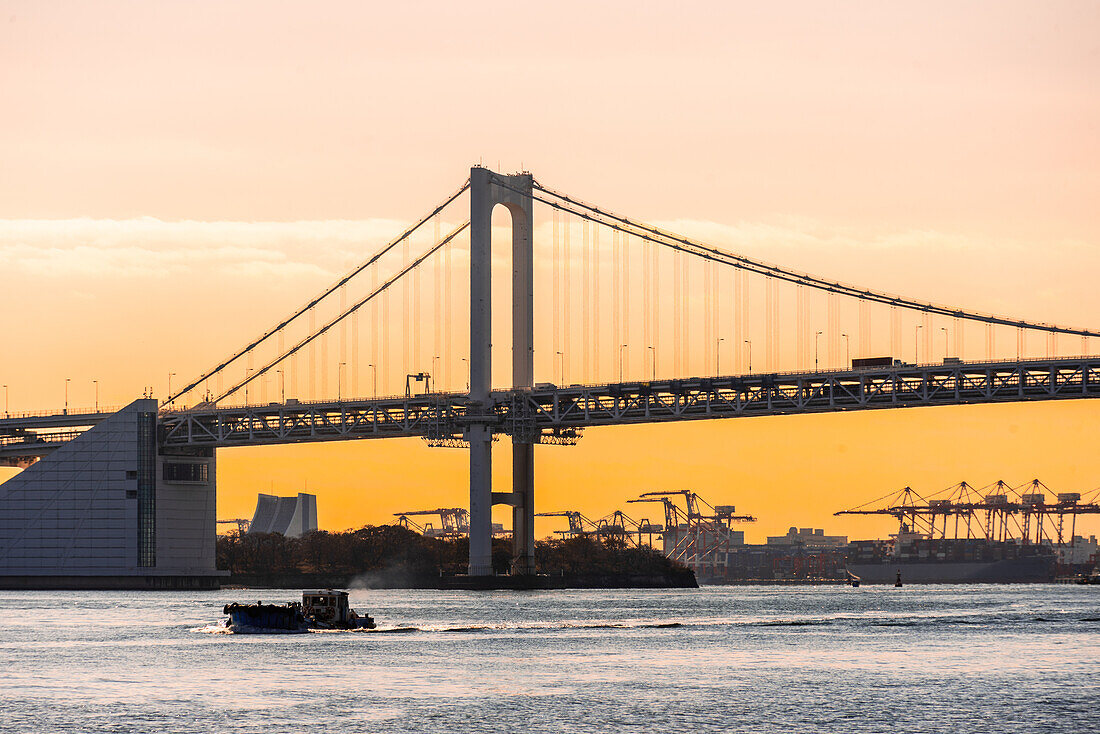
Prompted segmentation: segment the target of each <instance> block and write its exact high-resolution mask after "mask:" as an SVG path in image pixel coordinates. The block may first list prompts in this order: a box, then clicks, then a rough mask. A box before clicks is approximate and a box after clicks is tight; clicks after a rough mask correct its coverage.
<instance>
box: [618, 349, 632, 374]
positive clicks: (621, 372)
mask: <svg viewBox="0 0 1100 734" xmlns="http://www.w3.org/2000/svg"><path fill="white" fill-rule="evenodd" d="M628 346H630V345H629V344H620V345H619V382H622V381H623V350H625V349H626V348H627V347H628Z"/></svg>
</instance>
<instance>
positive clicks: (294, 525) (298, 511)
mask: <svg viewBox="0 0 1100 734" xmlns="http://www.w3.org/2000/svg"><path fill="white" fill-rule="evenodd" d="M316 529H317V497H316V496H315V495H312V494H305V493H304V492H299V493H298V496H297V497H276V496H275V495H273V494H261V495H259V496H258V497H257V498H256V513H255V514H254V515H253V516H252V522H251V523H250V524H249V526H248V532H249V533H281V534H282V535H285V536H286V537H288V538H297V537H298V536H300V535H304V534H305V533H308V532H310V531H311V530H316Z"/></svg>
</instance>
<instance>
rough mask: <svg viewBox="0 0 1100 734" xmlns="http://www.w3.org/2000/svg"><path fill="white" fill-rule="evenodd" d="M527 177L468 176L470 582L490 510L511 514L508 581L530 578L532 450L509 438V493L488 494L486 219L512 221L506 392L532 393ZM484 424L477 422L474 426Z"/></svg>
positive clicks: (488, 561) (485, 560)
mask: <svg viewBox="0 0 1100 734" xmlns="http://www.w3.org/2000/svg"><path fill="white" fill-rule="evenodd" d="M533 183H534V181H533V179H532V177H531V174H529V173H519V174H513V175H502V174H498V173H494V172H493V171H490V170H489V169H487V168H481V167H480V166H478V167H475V168H472V169H471V170H470V405H469V409H468V415H470V416H472V417H473V419H472V420H471V421H470V425H469V427H468V429H467V440H468V441H469V444H470V565H469V574H470V575H471V576H489V575H492V573H493V559H492V507H493V505H494V504H507V505H511V506H512V538H513V540H512V543H513V558H512V573H514V574H533V573H534V572H535V528H534V522H535V447H534V444H533V443H531V442H530V440H531V437H526V436H513V437H512V491H511V492H493V479H492V448H491V447H492V427H491V426H490V425H489V422H488V421H489V419H490V417H491V416H490V413H491V411H490V410H489V409H490V407H491V395H490V391H491V390H492V382H491V379H492V371H493V370H492V366H493V357H492V325H493V318H492V314H493V310H492V300H493V299H492V293H493V279H492V217H493V209H494V208H496V206H497V205H498V204H499V205H503V206H504V207H505V208H506V209H507V210H508V212H509V213H510V214H511V217H512V388H513V389H515V388H520V389H522V388H532V387H534V374H535V369H534V367H535V363H534V356H535V346H534V331H535V320H534V319H535V314H534V301H535V299H534V246H533V243H534V217H533V198H532V189H533ZM477 416H483V417H484V418H485V420H484V421H478V420H477Z"/></svg>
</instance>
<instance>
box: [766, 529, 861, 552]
mask: <svg viewBox="0 0 1100 734" xmlns="http://www.w3.org/2000/svg"><path fill="white" fill-rule="evenodd" d="M768 545H796V546H801V547H803V548H841V547H843V546H846V545H848V536H847V535H826V534H825V529H824V528H791V529H790V530H788V531H787V534H786V535H773V536H770V537H769V538H768Z"/></svg>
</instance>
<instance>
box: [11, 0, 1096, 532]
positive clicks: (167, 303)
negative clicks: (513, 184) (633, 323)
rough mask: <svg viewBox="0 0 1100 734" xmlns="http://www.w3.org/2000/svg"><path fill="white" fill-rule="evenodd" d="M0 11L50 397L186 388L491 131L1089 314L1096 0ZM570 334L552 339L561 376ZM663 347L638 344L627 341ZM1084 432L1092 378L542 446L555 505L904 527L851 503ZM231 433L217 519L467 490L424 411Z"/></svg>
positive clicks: (429, 190) (763, 233)
mask: <svg viewBox="0 0 1100 734" xmlns="http://www.w3.org/2000/svg"><path fill="white" fill-rule="evenodd" d="M0 11H2V12H0V100H3V104H2V109H3V114H0V306H2V308H3V311H2V312H3V317H2V323H3V325H4V337H5V338H4V339H3V342H2V346H0V384H6V385H8V391H7V397H8V400H9V408H10V410H11V411H12V412H17V411H30V410H46V409H53V408H61V407H62V403H63V400H64V389H65V380H66V378H68V379H69V380H71V382H70V383H69V388H68V389H69V401H70V405H71V406H80V407H83V406H90V405H91V404H92V402H93V400H94V392H93V383H92V381H93V380H97V381H98V384H99V400H100V403H101V404H103V405H119V404H124V403H127V402H129V401H130V400H132V399H134V398H136V397H139V396H140V394H141V392H142V390H143V389H144V388H145V387H146V386H152V388H153V390H154V393H155V394H156V395H157V396H158V397H163V396H164V394H165V392H166V389H167V376H168V375H169V374H175V375H176V377H175V378H173V379H174V380H179V381H181V382H183V381H185V380H187V379H188V378H192V377H196V376H198V375H199V374H201V373H202V372H203V371H204V370H206V369H208V368H209V367H211V366H212V365H213V364H214V363H216V360H218V358H219V357H222V356H224V355H225V354H227V353H228V352H230V351H231V350H233V349H234V348H235V347H238V346H239V345H241V344H243V343H245V342H246V340H248V339H250V338H252V337H254V336H256V335H257V334H259V333H262V332H263V331H264V330H265V329H266V328H267V327H269V326H270V325H272V324H273V323H274V322H275V321H276V320H277V319H278V318H279V317H282V316H284V315H286V314H287V313H288V312H290V311H292V310H293V309H294V308H295V307H296V306H298V305H299V304H301V303H303V302H305V301H306V300H307V299H308V298H310V297H311V296H313V295H315V294H316V293H317V292H319V291H321V290H322V289H323V288H325V287H326V286H328V285H329V284H331V283H332V282H333V281H334V280H335V279H337V278H338V277H339V276H340V275H341V274H342V273H344V272H345V271H347V270H348V269H349V268H350V267H352V266H353V265H355V264H358V263H359V262H361V261H362V260H364V259H366V257H367V256H368V255H369V254H370V253H372V252H373V251H375V250H376V249H377V248H378V247H379V246H381V245H382V244H384V243H385V242H386V241H388V240H389V239H390V238H392V237H393V236H395V235H396V234H397V233H399V232H400V231H401V230H402V229H403V228H404V227H406V226H407V225H408V224H409V223H410V222H411V221H413V220H414V219H415V218H416V217H418V216H419V215H421V214H423V213H425V212H426V211H427V210H429V208H430V207H431V206H433V205H434V204H435V203H436V202H437V201H438V200H439V199H441V198H442V197H443V196H444V195H445V194H447V193H448V192H450V191H452V190H453V189H454V188H456V187H457V185H458V184H459V183H461V181H462V180H463V179H464V178H465V177H466V176H467V175H468V171H469V168H470V166H471V165H474V164H477V163H479V162H482V163H484V164H485V165H487V166H489V167H491V168H494V169H496V170H501V171H513V170H519V169H526V170H530V171H532V172H533V173H534V175H535V176H536V178H537V179H539V180H540V181H542V182H543V183H545V184H546V185H548V186H551V187H553V188H557V189H560V190H563V191H567V192H569V193H573V194H576V195H577V196H580V197H581V198H584V199H586V200H589V201H593V202H598V203H599V204H601V205H605V206H607V207H609V208H611V209H613V210H616V211H622V212H625V213H628V214H630V215H633V216H636V217H638V218H640V219H643V220H646V221H650V222H653V223H656V224H659V225H661V226H663V227H666V228H668V229H671V230H674V231H677V232H682V233H684V234H687V235H690V236H693V237H696V238H699V239H705V240H706V241H708V242H712V243H714V244H716V245H719V246H721V247H724V248H726V249H729V250H732V251H735V252H739V253H742V254H745V255H749V256H753V257H757V258H760V259H762V260H766V261H769V262H774V263H779V264H782V265H785V266H788V267H791V268H793V269H797V270H802V271H807V272H811V273H814V274H816V275H821V276H825V277H830V278H835V279H839V280H844V281H847V282H852V283H857V284H861V285H866V286H871V287H875V288H878V289H881V290H884V291H888V292H892V293H901V294H906V295H908V296H911V297H915V298H921V299H927V300H932V301H937V302H943V303H949V304H952V305H957V306H959V307H963V308H967V309H973V310H979V311H986V312H994V313H998V314H1003V315H1007V316H1014V317H1018V318H1026V319H1030V320H1035V321H1045V322H1054V323H1059V324H1066V325H1070V326H1077V327H1081V328H1093V329H1100V292H1098V289H1097V287H1096V276H1097V273H1098V272H1100V213H1098V210H1097V201H1098V200H1100V93H1098V90H1100V5H1097V4H1096V3H1093V2H1059V3H1043V2H1014V1H999V2H993V1H989V2H950V3H948V2H944V3H935V2H933V3H923V4H919V5H917V4H913V3H901V2H849V3H811V2H804V3H803V2H776V3H729V2H714V3H696V4H692V5H691V6H690V7H687V8H683V7H679V6H675V5H672V4H665V3H639V2H607V3H580V2H563V3H554V4H522V3H520V4H512V5H507V6H505V5H501V4H489V3H477V2H474V3H429V2H425V3H391V4H378V5H375V4H373V3H354V2H346V3H342V2H333V3H326V4H324V7H323V8H317V7H313V6H312V5H310V4H305V3H271V2H234V3H215V2H189V3H182V2H181V3H173V2H164V3H148V2H136V1H135V2H98V3H61V2H58V3H40V2H19V1H12V0H0ZM458 216H461V213H460V212H459V213H458V214H455V215H454V216H453V217H452V218H451V219H449V220H447V222H448V223H452V224H453V223H454V222H456V221H457V218H456V217H458ZM497 223H498V224H500V225H501V226H502V227H503V226H506V224H507V220H506V218H501V219H499V220H497ZM538 224H539V227H540V229H539V231H538V233H537V238H538V239H537V244H536V246H537V247H540V248H543V251H545V248H546V247H548V246H549V245H548V244H547V241H546V237H547V236H548V233H549V229H548V227H549V223H548V222H547V221H545V220H544V221H540V222H539V223H538ZM504 236H505V235H504V234H503V233H502V234H501V237H502V238H503V237H504ZM500 252H503V250H500ZM453 267H454V268H455V269H454V273H455V274H456V276H455V277H460V276H461V273H462V271H461V267H462V260H461V258H458V259H457V260H456V262H455V264H454V266H453ZM505 267H506V263H505ZM540 282H541V281H540ZM427 314H430V310H429V311H428V312H427V313H426V314H425V321H424V322H423V323H422V327H423V329H424V330H425V332H427V331H430V330H431V328H432V327H431V326H430V325H429V323H428V322H427V320H426V319H427ZM536 318H537V319H542V320H541V321H540V325H539V327H538V328H539V329H540V331H539V334H540V335H542V334H544V333H545V330H546V322H545V317H544V316H539V315H536ZM723 318H725V316H723ZM907 334H908V336H906V337H905V340H904V344H905V345H909V346H911V345H912V344H913V336H912V334H913V332H912V331H909V332H907ZM540 338H541V337H540ZM1070 341H1072V340H1070ZM871 348H872V347H870V346H867V347H866V348H861V351H868V350H870V349H871ZM1067 348H1068V347H1067ZM1093 348H1094V349H1100V345H1093ZM551 351H552V350H549V349H548V347H547V345H546V344H545V343H544V342H537V343H536V354H537V355H539V356H538V357H537V359H540V360H541V362H540V363H539V364H540V365H541V366H540V367H537V369H539V370H541V374H540V375H539V376H538V377H537V379H539V380H543V379H546V380H550V379H552V378H553V375H552V370H553V366H552V364H551V362H550V361H548V355H550V353H551ZM1063 351H1066V349H1063ZM495 354H496V357H495V358H496V359H497V361H498V362H503V361H504V360H505V359H506V358H507V353H506V352H504V351H497V352H496V353H495ZM833 356H834V357H835V355H833ZM899 356H906V357H912V354H911V353H910V354H908V355H899ZM931 356H935V355H931ZM939 356H942V354H941V355H939ZM693 357H699V355H694V356H693ZM643 358H644V350H642V349H641V348H638V347H637V346H635V347H633V348H632V349H631V354H630V360H631V363H629V364H628V369H630V370H634V372H635V373H637V372H638V371H639V370H644V363H643ZM699 358H701V357H699ZM607 359H608V360H610V357H607ZM605 368H606V369H605V372H604V374H603V375H602V377H603V379H611V377H612V375H611V374H608V371H609V370H611V369H612V367H611V363H610V361H609V362H608V363H607V365H605ZM636 376H637V377H641V376H642V375H641V374H637V375H636ZM361 379H364V377H363V372H362V369H361V368H360V369H358V370H357V374H356V380H357V382H358V381H359V380H361ZM176 384H177V385H178V384H179V383H176ZM360 387H361V388H362V386H361V384H360ZM386 389H387V390H388V391H390V392H396V391H398V389H399V387H398V382H397V381H395V380H392V379H390V380H389V382H388V384H387V388H386ZM401 389H403V388H401ZM360 392H363V389H360ZM268 397H269V398H270V397H271V396H270V395H268ZM1098 429H1100V405H1097V404H1096V403H1092V402H1088V401H1074V402H1065V403H1058V404H1053V403H1048V404H1036V405H999V406H974V407H953V408H934V409H913V410H904V411H896V412H873V413H864V414H843V415H823V416H803V417H774V418H758V419H752V420H743V421H741V420H730V421H724V422H723V421H717V422H706V423H691V424H678V425H656V426H634V427H619V428H602V429H590V430H588V431H587V432H586V433H585V436H584V438H583V439H582V441H581V442H580V444H579V445H578V446H576V447H552V446H551V447H539V448H537V449H536V462H537V463H536V466H537V469H536V472H537V474H536V492H537V502H538V507H539V509H540V510H544V511H549V510H562V509H576V510H580V511H582V512H584V513H585V514H587V515H588V516H590V517H600V516H603V515H605V514H607V513H608V512H610V511H612V510H614V509H616V508H625V509H627V511H628V512H629V513H630V514H632V515H634V516H635V517H638V516H648V517H650V518H651V519H654V520H658V518H657V516H656V510H657V508H656V506H653V507H647V508H646V509H645V510H643V511H641V512H637V511H634V510H633V509H631V506H628V505H624V504H623V503H624V501H625V500H626V499H627V498H630V497H633V496H636V495H637V494H638V493H639V492H642V491H647V490H655V489H680V488H690V489H695V490H696V491H698V492H699V493H700V494H701V495H702V496H703V497H705V498H706V499H708V500H709V501H710V502H712V503H715V504H735V505H736V506H737V507H738V509H739V510H742V511H745V512H749V513H752V514H754V515H756V516H757V517H758V518H759V521H758V522H757V523H755V524H754V525H751V526H747V527H746V531H747V535H748V539H749V540H750V541H753V542H756V541H762V540H763V537H764V536H765V535H767V534H777V533H782V532H785V531H786V529H787V528H788V527H789V526H792V525H795V526H803V527H805V526H814V527H824V528H826V532H828V533H835V534H847V535H850V536H852V537H876V536H884V535H885V534H886V533H887V532H890V531H891V530H892V529H893V528H892V526H891V523H890V521H888V520H880V519H875V518H833V517H832V516H831V515H832V512H834V511H836V510H840V509H844V508H847V507H851V506H854V505H858V504H860V503H862V502H864V501H866V500H868V499H871V498H874V497H878V496H880V495H883V494H885V493H887V492H888V491H891V490H895V489H900V488H901V487H903V486H905V485H910V486H912V487H914V488H916V489H918V490H919V491H922V492H932V491H935V490H938V489H941V488H943V487H947V486H948V485H952V484H954V483H956V482H958V481H960V480H964V479H965V480H967V481H969V482H970V483H971V484H974V485H976V486H982V485H986V484H988V483H990V482H993V481H995V480H997V479H1004V480H1005V481H1007V482H1009V483H1010V484H1013V485H1017V484H1021V483H1023V482H1025V481H1028V480H1030V479H1032V478H1036V477H1037V478H1040V479H1042V480H1043V481H1044V482H1046V483H1047V484H1048V485H1049V486H1050V487H1051V488H1052V489H1053V490H1054V491H1056V492H1057V491H1062V492H1066V491H1081V492H1087V491H1091V490H1093V489H1095V488H1097V487H1100V457H1098V456H1097V452H1096V444H1097V437H1098V436H1100V431H1098ZM497 452H498V453H497V454H495V456H496V459H495V464H494V470H495V472H496V477H497V479H496V481H497V484H498V487H500V488H503V487H504V486H506V485H507V483H508V481H509V479H510V468H509V465H508V460H509V453H508V452H507V442H506V441H502V442H501V443H500V444H498V445H497ZM218 459H219V465H218V481H219V487H218V515H219V517H222V518H235V517H250V516H251V514H252V510H253V507H254V505H255V498H256V493H257V492H267V491H272V490H274V491H275V492H277V493H294V492H297V491H302V490H303V489H307V488H308V491H310V492H313V493H316V494H317V496H318V509H319V518H320V523H321V525H322V527H324V528H328V529H343V528H348V527H357V526H360V525H362V524H365V523H381V522H385V521H387V520H389V519H390V518H391V517H392V513H394V512H399V511H402V510H411V509H421V508H424V509H427V508H434V507H441V506H460V505H464V504H466V502H467V497H466V492H467V487H466V461H467V458H466V454H465V452H463V451H459V450H454V449H431V448H428V447H427V446H426V445H425V444H424V443H423V442H422V441H421V440H419V439H408V440H392V441H380V442H367V441H365V442H357V443H343V444H325V445H312V446H291V447H268V448H249V449H239V448H238V449H230V450H222V451H220V452H219V454H218ZM13 473H14V470H9V469H0V479H6V478H7V477H9V476H11V475H12V474H13ZM505 510H507V508H498V511H497V513H496V514H495V519H496V520H498V521H506V518H507V516H508V513H507V512H506V511H505ZM658 521H659V520H658ZM1082 526H1083V529H1085V530H1086V531H1088V532H1096V531H1097V529H1098V527H1100V525H1098V523H1096V522H1089V523H1082V524H1081V525H1079V529H1081V528H1082ZM561 527H563V526H562V524H561V523H559V522H557V521H555V520H543V521H540V524H539V525H538V527H537V532H538V534H539V535H540V536H543V535H547V534H549V533H550V532H551V531H553V530H555V529H559V528H561Z"/></svg>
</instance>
